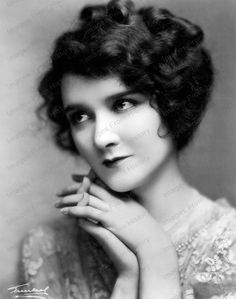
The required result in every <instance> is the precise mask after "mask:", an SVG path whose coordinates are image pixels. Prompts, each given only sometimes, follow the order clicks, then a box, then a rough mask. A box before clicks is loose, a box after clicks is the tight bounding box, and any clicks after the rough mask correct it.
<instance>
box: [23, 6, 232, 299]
mask: <svg viewBox="0 0 236 299" xmlns="http://www.w3.org/2000/svg"><path fill="white" fill-rule="evenodd" d="M203 38H204V36H203V32H202V30H201V29H200V28H199V27H198V26H196V25H194V24H192V23H191V22H189V21H188V20H185V19H183V18H180V17H177V16H175V15H173V14H172V13H171V12H169V11H168V10H165V9H158V8H155V7H146V8H144V7H143V8H140V9H138V10H137V9H135V7H134V3H133V2H132V1H110V2H109V3H108V4H107V5H98V6H90V7H85V8H84V9H83V10H82V11H81V13H80V18H79V24H78V26H77V27H76V28H75V29H74V30H71V31H68V32H66V33H64V34H63V35H61V36H60V37H59V38H58V39H57V41H56V43H55V48H54V51H53V53H52V56H51V62H52V63H51V66H50V69H49V70H48V72H47V73H46V74H45V75H44V77H43V78H42V80H41V82H40V86H39V92H40V94H41V95H42V97H43V98H44V104H43V106H42V107H41V108H46V112H47V116H48V118H49V119H50V120H51V121H52V123H53V124H54V127H53V129H54V140H55V141H56V144H57V145H59V146H60V147H61V148H62V149H65V150H67V151H69V152H70V153H72V154H75V155H78V154H80V155H81V157H82V158H84V159H85V160H86V162H87V163H88V164H89V166H91V171H90V173H89V175H88V176H85V177H84V178H83V181H82V183H81V182H80V183H78V182H76V183H75V184H73V185H71V186H69V187H67V188H65V189H64V190H62V191H61V192H60V193H59V194H58V197H59V201H58V202H57V203H56V205H55V206H56V208H60V210H61V212H62V213H63V214H64V215H66V216H67V217H69V218H73V219H75V220H76V224H78V227H77V225H76V230H75V234H74V233H72V231H70V230H68V229H65V230H64V231H63V229H61V228H60V229H56V228H54V229H49V228H46V229H43V228H38V229H34V230H31V231H30V232H29V234H28V236H27V237H26V239H25V240H24V244H23V266H24V268H23V270H24V276H25V280H26V281H27V282H30V283H31V285H32V286H35V287H38V288H40V287H41V288H42V287H43V286H44V285H45V286H46V285H49V291H48V292H49V294H50V297H51V298H112V299H114V298H115V299H117V298H131V299H132V298H141V299H149V298H150V299H151V298H155V299H156V298H161V299H165V298H168V299H169V298H202V299H203V298H204V299H205V298H236V278H235V277H236V276H235V274H236V248H235V241H236V230H235V228H236V213H235V209H234V208H232V207H230V205H229V204H228V203H227V201H226V200H223V199H222V200H221V201H218V202H217V203H215V202H213V201H211V200H210V199H209V198H207V197H206V196H204V195H203V194H201V193H200V192H199V191H198V190H197V189H195V188H194V187H193V186H191V185H190V184H189V183H188V182H187V181H186V179H185V178H184V177H183V175H182V173H181V170H180V168H179V164H178V157H179V154H180V152H182V151H183V150H184V149H185V148H186V146H187V145H188V144H189V143H190V141H191V140H192V138H193V136H194V133H195V132H196V130H197V128H198V126H199V124H200V121H201V119H202V117H203V115H204V112H205V111H206V107H207V104H208V102H209V99H210V92H211V89H212V85H213V66H212V62H211V58H210V54H209V53H208V51H207V50H206V49H205V48H204V47H203V46H202V42H203ZM112 160H114V161H112ZM77 179H78V176H77V177H76V176H75V177H74V180H77Z"/></svg>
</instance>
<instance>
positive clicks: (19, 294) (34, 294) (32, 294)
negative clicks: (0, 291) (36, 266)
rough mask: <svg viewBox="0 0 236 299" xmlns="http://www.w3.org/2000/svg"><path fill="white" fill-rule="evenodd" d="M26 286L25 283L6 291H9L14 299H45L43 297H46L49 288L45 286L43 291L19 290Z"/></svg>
mask: <svg viewBox="0 0 236 299" xmlns="http://www.w3.org/2000/svg"><path fill="white" fill-rule="evenodd" d="M27 285H29V284H28V283H25V284H21V285H18V286H14V287H10V288H8V291H10V293H11V294H13V295H14V297H15V298H23V297H27V298H37V299H45V297H44V295H46V296H48V293H47V289H49V286H47V287H46V288H45V289H36V288H33V289H31V290H27V289H21V290H19V288H21V287H22V286H27ZM41 295H43V296H41Z"/></svg>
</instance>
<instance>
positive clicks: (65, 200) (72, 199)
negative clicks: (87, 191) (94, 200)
mask: <svg viewBox="0 0 236 299" xmlns="http://www.w3.org/2000/svg"><path fill="white" fill-rule="evenodd" d="M83 196H84V193H81V194H78V193H77V194H73V195H67V196H65V197H62V198H61V199H60V200H58V201H57V202H56V203H55V206H56V208H62V207H64V206H68V205H77V204H78V202H80V201H81V200H82V199H83Z"/></svg>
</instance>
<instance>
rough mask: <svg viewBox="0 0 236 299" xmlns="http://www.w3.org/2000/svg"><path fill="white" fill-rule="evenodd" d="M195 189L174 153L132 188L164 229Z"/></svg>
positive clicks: (186, 204) (189, 200)
mask: <svg viewBox="0 0 236 299" xmlns="http://www.w3.org/2000/svg"><path fill="white" fill-rule="evenodd" d="M195 191H196V189H194V188H193V187H192V186H191V185H189V184H188V183H187V182H186V180H185V179H184V177H183V175H182V174H181V171H180V168H179V163H178V156H177V155H176V154H175V153H172V154H171V155H170V156H169V157H168V159H167V160H166V161H165V163H164V164H163V165H162V167H161V169H158V171H157V172H155V173H152V174H151V176H150V178H148V179H147V180H146V181H145V182H144V184H143V185H141V186H139V187H138V188H136V189H135V190H133V192H134V194H135V195H136V196H137V197H138V201H139V203H140V204H142V205H143V206H144V207H145V208H146V209H147V211H148V212H149V213H150V214H151V215H152V216H153V217H154V219H156V220H157V221H158V222H159V223H162V226H163V228H164V229H167V228H168V227H169V226H171V224H173V223H174V221H175V220H176V219H175V218H176V217H175V215H178V213H179V212H180V211H181V210H183V209H185V208H186V207H187V206H188V205H190V204H191V198H193V194H194V192H195Z"/></svg>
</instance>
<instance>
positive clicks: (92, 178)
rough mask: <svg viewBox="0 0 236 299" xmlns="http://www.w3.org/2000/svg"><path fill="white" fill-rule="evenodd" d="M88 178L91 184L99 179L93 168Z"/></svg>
mask: <svg viewBox="0 0 236 299" xmlns="http://www.w3.org/2000/svg"><path fill="white" fill-rule="evenodd" d="M87 176H88V178H89V179H90V181H91V182H93V181H94V180H95V179H96V178H97V175H96V173H95V171H94V170H93V169H92V168H91V169H90V171H89V173H88V175H87Z"/></svg>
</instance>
